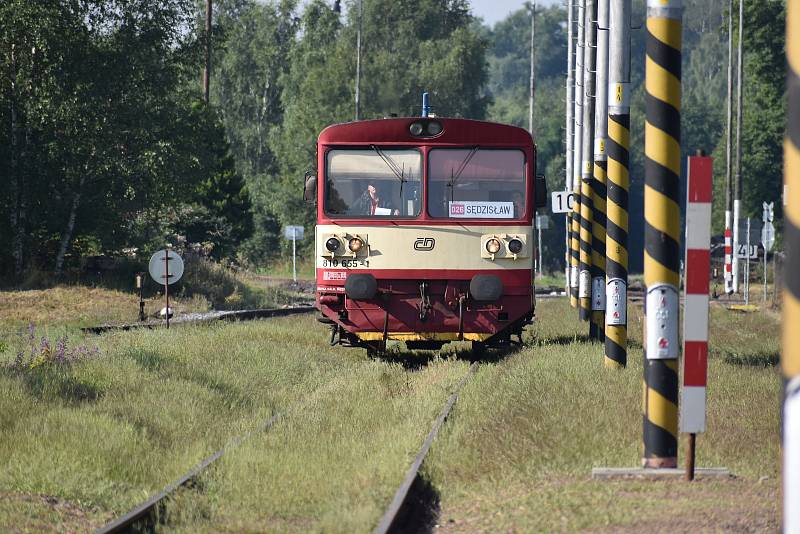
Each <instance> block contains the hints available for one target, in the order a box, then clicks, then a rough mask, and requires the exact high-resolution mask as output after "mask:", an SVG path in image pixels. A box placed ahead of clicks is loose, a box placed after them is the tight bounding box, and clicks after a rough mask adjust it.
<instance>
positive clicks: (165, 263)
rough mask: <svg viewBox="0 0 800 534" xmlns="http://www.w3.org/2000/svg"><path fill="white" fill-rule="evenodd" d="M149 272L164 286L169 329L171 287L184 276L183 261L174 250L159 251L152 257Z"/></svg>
mask: <svg viewBox="0 0 800 534" xmlns="http://www.w3.org/2000/svg"><path fill="white" fill-rule="evenodd" d="M148 271H150V276H152V277H153V280H155V281H156V283H158V284H164V298H165V299H166V302H167V304H166V306H167V307H166V317H167V328H169V315H170V313H169V312H170V310H169V285H170V284H174V283H175V282H177V281H178V280H180V279H181V276H183V259H182V258H181V257H180V255H178V253H177V252H175V251H173V250H170V249H164V250H159V251H158V252H156V253H155V254H153V255H152V256H151V257H150V265H149V266H148Z"/></svg>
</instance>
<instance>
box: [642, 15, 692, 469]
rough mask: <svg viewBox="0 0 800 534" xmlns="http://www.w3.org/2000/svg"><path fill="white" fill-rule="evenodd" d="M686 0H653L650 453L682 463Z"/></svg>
mask: <svg viewBox="0 0 800 534" xmlns="http://www.w3.org/2000/svg"><path fill="white" fill-rule="evenodd" d="M682 16H683V5H682V0H648V1H647V57H646V63H645V90H646V96H645V99H646V107H647V113H646V121H645V187H644V213H645V225H644V226H645V229H644V234H645V246H644V249H645V250H644V280H645V285H646V288H647V295H646V298H645V314H646V315H645V316H646V320H645V332H644V336H643V338H644V340H645V343H644V345H645V350H644V352H645V361H644V385H645V387H644V402H643V408H644V421H643V426H644V428H643V434H644V458H643V459H642V464H643V465H644V467H648V468H663V467H676V466H677V462H678V356H679V346H678V300H679V299H678V283H679V278H678V269H679V261H680V260H679V253H680V252H679V251H680V235H679V234H680V205H679V202H678V192H679V191H680V181H681V177H680V176H681V149H680V127H681V120H680V108H681V105H680V102H681V31H682V22H681V19H682Z"/></svg>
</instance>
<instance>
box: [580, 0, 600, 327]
mask: <svg viewBox="0 0 800 534" xmlns="http://www.w3.org/2000/svg"><path fill="white" fill-rule="evenodd" d="M596 20H597V2H596V0H586V8H585V9H584V19H583V26H584V32H585V39H586V40H585V43H586V46H585V48H584V55H583V63H584V69H585V72H584V76H583V88H584V96H583V143H582V144H583V146H582V148H581V153H582V158H583V161H582V163H581V219H580V247H581V250H580V267H579V269H580V273H579V274H578V306H579V311H578V317H579V318H580V319H581V320H582V321H588V320H589V319H590V318H591V315H592V273H591V268H592V212H593V206H592V185H591V182H592V162H593V158H594V156H593V145H594V96H595V94H594V92H595V62H596V59H597V24H596V22H595V21H596Z"/></svg>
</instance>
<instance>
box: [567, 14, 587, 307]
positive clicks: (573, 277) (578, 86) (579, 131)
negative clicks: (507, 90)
mask: <svg viewBox="0 0 800 534" xmlns="http://www.w3.org/2000/svg"><path fill="white" fill-rule="evenodd" d="M578 2H579V3H578V16H577V24H578V41H577V47H576V49H575V111H574V114H575V134H574V150H573V153H572V156H573V159H572V192H573V195H574V202H573V204H572V205H573V210H572V225H571V229H572V236H571V238H570V254H571V256H570V273H569V274H570V289H571V290H570V304H572V305H573V307H577V306H578V285H579V284H578V273H579V263H580V245H579V242H580V220H581V202H580V188H581V163H582V161H581V148H582V141H583V100H584V90H583V78H584V74H585V73H584V69H583V56H584V52H585V49H586V47H585V46H584V38H585V34H586V31H585V28H584V21H583V19H584V12H585V11H586V0H578Z"/></svg>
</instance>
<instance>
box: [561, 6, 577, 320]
mask: <svg viewBox="0 0 800 534" xmlns="http://www.w3.org/2000/svg"><path fill="white" fill-rule="evenodd" d="M574 13H575V4H574V3H573V0H567V95H566V102H565V105H566V109H567V151H566V168H567V169H566V172H565V174H564V191H569V190H570V184H571V183H572V176H573V172H572V158H573V157H574V156H573V154H574V152H575V42H574V41H575V38H574V35H575V21H574ZM566 240H567V242H566V252H565V256H564V261H565V273H566V283H565V284H564V285H565V287H566V290H567V293H568V294H569V296H570V303H571V304H572V305H573V306H575V305H577V302H572V293H571V291H572V284H571V283H570V258H571V252H570V246H571V241H572V214H567V216H566Z"/></svg>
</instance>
